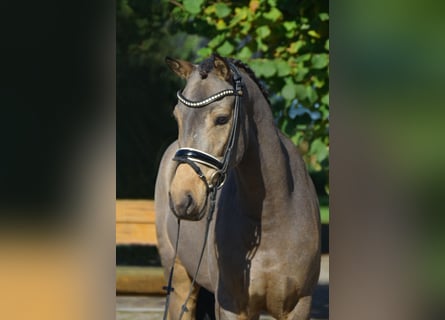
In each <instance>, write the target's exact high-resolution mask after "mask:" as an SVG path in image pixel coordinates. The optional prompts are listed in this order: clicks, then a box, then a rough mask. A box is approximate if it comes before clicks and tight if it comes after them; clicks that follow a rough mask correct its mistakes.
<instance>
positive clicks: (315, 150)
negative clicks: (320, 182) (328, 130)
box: [309, 138, 329, 162]
mask: <svg viewBox="0 0 445 320" xmlns="http://www.w3.org/2000/svg"><path fill="white" fill-rule="evenodd" d="M309 153H310V154H314V155H316V158H317V161H318V162H321V161H323V160H324V159H326V158H327V156H328V155H329V149H328V147H327V146H326V144H324V142H323V141H322V140H321V138H317V139H315V140H314V141H312V143H311V148H310V151H309Z"/></svg>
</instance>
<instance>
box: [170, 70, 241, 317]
mask: <svg viewBox="0 0 445 320" xmlns="http://www.w3.org/2000/svg"><path fill="white" fill-rule="evenodd" d="M229 66H230V69H231V70H232V73H233V75H232V79H233V82H234V85H233V89H226V90H223V91H220V92H218V93H216V94H214V95H212V96H210V97H208V98H205V99H204V100H201V101H192V100H189V99H187V98H186V97H184V96H183V95H182V94H181V92H179V91H178V93H177V94H176V95H177V97H178V100H179V101H181V102H182V104H184V105H185V106H187V107H189V108H202V107H205V106H207V105H209V104H210V103H212V102H214V101H217V100H220V99H222V98H224V97H226V96H235V106H234V111H233V121H232V128H231V130H230V135H229V140H228V141H227V145H226V148H225V150H224V155H223V157H222V159H221V160H220V159H218V158H217V157H215V156H213V155H211V154H208V153H207V152H204V151H201V150H197V149H193V148H180V149H178V150H177V151H176V153H175V156H174V157H173V160H174V161H176V162H177V163H178V165H179V164H181V163H186V164H188V165H189V166H190V167H191V168H192V169H193V170H194V171H195V172H196V174H197V175H198V176H199V178H200V179H201V180H202V181H203V182H204V184H205V186H206V189H207V194H206V201H205V204H204V206H203V208H202V210H201V211H200V212H199V214H198V216H197V217H194V218H192V217H181V216H179V215H178V214H177V212H176V211H175V210H174V206H173V204H172V203H171V202H170V209H171V210H172V212H173V214H174V215H175V216H176V217H177V218H178V229H177V234H176V244H175V253H174V256H173V260H172V266H171V268H170V275H169V278H168V284H167V286H166V287H164V289H165V290H166V291H167V296H166V302H165V310H164V317H163V319H164V320H166V319H167V314H168V307H169V303H170V293H171V292H172V291H174V288H173V287H172V281H173V272H174V265H175V261H176V255H177V253H178V244H179V233H180V225H181V224H180V222H181V219H185V220H193V221H197V220H201V219H202V218H203V217H204V215H205V212H206V208H207V211H208V214H207V221H206V229H205V232H204V241H203V246H202V249H201V254H200V257H199V261H198V265H197V267H196V270H195V274H194V276H193V280H192V283H191V285H190V289H189V293H188V295H187V297H186V299H185V302H184V303H183V305H182V308H181V313H180V315H179V320H180V319H182V317H183V315H184V313H185V312H187V311H188V310H187V307H186V305H187V302H188V300H189V299H190V296H191V294H192V291H193V287H194V285H195V282H196V278H197V276H198V272H199V269H200V266H201V262H202V258H203V256H204V250H205V247H206V244H207V238H208V234H209V227H210V222H211V220H212V217H213V212H214V211H215V203H216V195H217V192H218V190H219V189H221V187H222V186H223V184H224V182H225V179H226V176H227V170H228V168H229V164H230V160H231V157H232V151H233V148H234V146H235V139H236V137H237V135H238V130H239V121H238V119H239V115H240V97H241V96H242V95H243V83H242V78H241V74H240V72H239V70H238V69H237V68H236V67H235V65H233V64H232V63H230V62H229ZM198 163H200V164H203V165H205V166H207V167H210V168H212V169H214V170H215V172H214V173H213V174H212V176H211V177H210V179H209V180H207V178H206V176H205V175H204V174H203V172H202V170H201V168H200V167H199V165H198ZM209 199H210V201H208V200H209Z"/></svg>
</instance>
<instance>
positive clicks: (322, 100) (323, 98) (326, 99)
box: [321, 93, 329, 105]
mask: <svg viewBox="0 0 445 320" xmlns="http://www.w3.org/2000/svg"><path fill="white" fill-rule="evenodd" d="M321 103H324V104H325V105H329V93H327V94H325V95H324V96H323V97H321Z"/></svg>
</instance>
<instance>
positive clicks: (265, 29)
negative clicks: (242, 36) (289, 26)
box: [256, 26, 270, 39]
mask: <svg viewBox="0 0 445 320" xmlns="http://www.w3.org/2000/svg"><path fill="white" fill-rule="evenodd" d="M256 34H257V35H258V37H259V38H260V39H264V38H266V37H267V36H269V35H270V28H269V26H261V27H259V28H258V29H256Z"/></svg>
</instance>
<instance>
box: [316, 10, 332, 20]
mask: <svg viewBox="0 0 445 320" xmlns="http://www.w3.org/2000/svg"><path fill="white" fill-rule="evenodd" d="M318 17H319V18H320V20H321V21H327V20H329V13H326V12H321V13H319V14H318Z"/></svg>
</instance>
